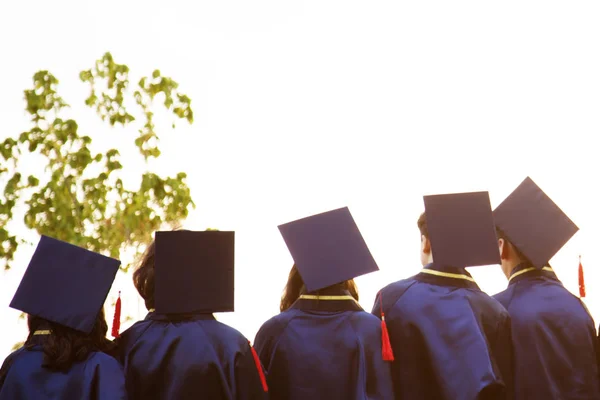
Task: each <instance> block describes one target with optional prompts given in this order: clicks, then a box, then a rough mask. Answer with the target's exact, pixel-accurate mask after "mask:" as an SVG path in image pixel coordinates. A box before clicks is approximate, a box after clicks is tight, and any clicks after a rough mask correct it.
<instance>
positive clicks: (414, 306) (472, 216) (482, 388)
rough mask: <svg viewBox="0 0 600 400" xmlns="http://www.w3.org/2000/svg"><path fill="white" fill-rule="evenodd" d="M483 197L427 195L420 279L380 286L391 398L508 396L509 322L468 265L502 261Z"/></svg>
mask: <svg viewBox="0 0 600 400" xmlns="http://www.w3.org/2000/svg"><path fill="white" fill-rule="evenodd" d="M491 216H492V214H491V207H490V203H489V196H488V194H487V193H486V192H480V193H461V194H450V195H436V196H425V213H423V214H421V216H420V217H419V219H418V227H419V230H420V233H421V262H422V265H423V266H424V268H423V269H422V270H421V272H419V273H418V274H417V275H415V276H413V277H411V278H408V279H403V280H400V281H398V282H394V283H392V284H390V285H388V286H386V287H384V288H383V289H382V290H381V291H380V292H379V293H378V295H377V297H376V300H375V304H374V306H373V310H372V313H373V314H374V315H376V316H377V317H379V318H382V319H383V320H385V322H386V325H387V328H388V330H389V336H390V341H391V345H392V349H393V352H394V358H395V359H394V362H393V364H392V376H393V379H394V390H395V398H396V399H403V400H404V399H423V400H426V399H432V400H433V399H435V400H476V399H477V400H479V399H510V398H512V392H513V383H512V379H513V369H512V340H511V321H510V317H509V315H508V313H507V311H506V310H505V309H504V307H502V305H501V304H500V303H498V302H497V301H496V300H494V299H492V298H491V297H490V296H488V295H487V294H485V293H484V292H482V291H481V289H480V288H479V287H478V285H477V283H476V282H475V280H474V279H473V277H472V276H471V274H469V272H467V270H466V269H465V268H464V267H465V266H478V265H490V264H495V263H498V262H499V257H498V252H497V247H496V236H495V232H494V225H493V222H492V217H491Z"/></svg>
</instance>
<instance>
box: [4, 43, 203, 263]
mask: <svg viewBox="0 0 600 400" xmlns="http://www.w3.org/2000/svg"><path fill="white" fill-rule="evenodd" d="M80 79H81V81H83V82H84V83H86V84H88V85H89V87H90V95H89V97H88V98H87V99H86V100H85V104H86V105H87V106H88V107H90V108H92V109H94V110H95V111H96V112H97V114H98V116H99V117H100V118H101V119H102V120H103V121H105V122H108V124H109V125H110V126H115V125H116V124H119V125H121V126H123V127H129V126H132V127H133V126H136V127H137V131H138V133H139V135H138V136H137V137H136V138H135V139H133V138H132V139H133V142H134V144H135V146H137V148H138V149H139V151H140V153H141V155H142V156H143V158H144V160H146V161H147V160H148V159H149V158H156V157H159V156H160V150H159V149H158V144H157V143H158V135H157V132H156V131H155V125H154V123H153V118H154V111H153V110H155V108H156V107H157V104H155V103H154V102H153V100H155V99H156V98H157V97H158V96H159V95H160V96H161V97H164V100H163V101H162V104H161V103H158V106H159V107H161V108H164V109H165V110H166V111H167V112H168V113H169V114H171V115H172V116H173V117H174V119H175V120H177V119H181V120H185V121H187V122H188V123H190V124H191V123H192V122H193V111H192V109H191V105H190V104H191V100H190V99H189V97H187V96H186V95H184V94H181V93H179V92H178V90H177V89H178V84H177V82H175V81H173V80H172V79H171V78H168V77H164V76H161V74H160V72H159V71H158V70H155V71H154V72H153V73H152V76H151V77H144V78H142V79H141V80H140V81H139V84H138V86H137V88H136V89H135V90H133V93H131V90H130V89H129V68H128V67H127V66H126V65H123V64H117V63H115V62H114V60H113V58H112V56H111V55H110V53H106V54H105V55H104V56H103V57H102V58H101V59H100V60H98V61H96V64H95V66H94V68H92V69H89V70H86V71H82V72H81V74H80ZM58 83H59V82H58V80H57V79H56V78H55V77H54V76H53V75H52V74H51V73H50V72H48V71H39V72H37V73H36V74H35V75H34V76H33V87H32V88H31V89H28V90H25V101H26V111H27V113H28V114H29V115H30V116H31V126H30V128H29V130H28V131H25V132H23V133H21V134H20V135H18V136H15V137H9V138H7V139H5V140H4V141H3V142H2V143H0V190H2V187H1V185H4V188H3V196H0V259H2V260H3V261H4V263H5V265H4V267H5V268H6V269H9V268H10V266H11V261H13V260H14V254H15V252H16V251H17V249H18V247H19V244H20V243H22V241H20V239H19V238H18V237H17V236H16V235H15V234H13V233H11V232H10V228H9V222H10V221H11V220H13V219H14V218H15V213H14V211H15V209H16V208H15V207H17V205H19V204H21V205H22V206H23V208H24V222H25V225H26V226H27V227H28V228H30V229H33V230H35V231H37V232H38V233H39V234H44V235H48V236H52V237H55V238H57V239H61V240H65V241H68V242H70V243H73V244H76V245H79V246H81V247H85V248H87V249H89V250H93V251H96V252H100V253H104V254H107V255H110V256H111V257H117V258H118V257H119V255H120V252H121V251H122V250H124V249H125V248H128V247H131V246H133V247H135V248H139V246H141V245H144V244H146V243H148V242H149V241H150V240H151V237H152V233H153V232H154V231H155V230H156V229H158V228H159V227H160V226H161V225H162V224H163V223H168V224H175V223H177V222H178V221H180V220H181V219H183V218H185V217H186V216H187V214H188V209H189V207H190V206H191V207H193V206H194V203H193V201H192V198H191V195H190V189H189V187H188V186H187V184H186V174H185V173H183V172H180V173H178V174H177V175H176V176H174V177H164V178H163V177H161V176H159V175H158V174H156V173H153V172H149V171H147V172H145V173H143V174H142V176H141V177H140V185H139V187H138V188H134V189H133V190H130V189H129V188H126V187H125V185H124V184H123V181H122V179H121V177H120V173H121V171H122V170H123V169H124V168H125V167H126V165H125V164H126V163H125V161H126V160H123V159H121V157H120V154H119V151H118V150H117V149H110V150H108V151H106V152H104V153H102V152H99V153H94V151H93V149H92V146H91V145H92V138H91V137H90V136H89V135H84V134H81V133H80V131H79V125H78V123H77V121H75V120H73V119H64V114H65V109H66V108H67V107H68V104H67V103H66V102H65V101H64V100H63V99H62V98H61V97H60V95H59V94H58V92H57V86H58ZM131 105H132V106H134V107H138V108H139V110H140V111H141V112H140V113H139V114H141V116H142V117H141V118H139V121H138V119H136V118H135V117H134V116H133V115H132V114H130V113H129V107H130V106H131ZM173 126H175V125H174V124H173ZM25 155H26V156H27V157H31V156H32V155H35V156H38V157H41V159H42V160H43V165H44V168H43V170H42V169H41V168H40V172H39V173H38V174H36V175H35V176H23V175H22V173H21V172H20V171H22V169H23V168H22V165H21V163H22V159H23V157H24V156H25Z"/></svg>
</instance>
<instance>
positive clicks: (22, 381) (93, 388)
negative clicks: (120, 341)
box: [0, 236, 126, 400]
mask: <svg viewBox="0 0 600 400" xmlns="http://www.w3.org/2000/svg"><path fill="white" fill-rule="evenodd" d="M120 264H121V263H120V261H118V260H114V259H111V258H108V257H105V256H103V255H100V254H96V253H93V252H91V251H88V250H85V249H82V248H79V247H77V246H73V245H71V244H69V243H65V242H61V241H59V240H56V239H53V238H50V237H47V236H42V237H41V239H40V242H39V244H38V246H37V248H36V250H35V252H34V254H33V257H32V259H31V262H30V263H29V266H28V267H27V270H26V271H25V275H24V276H23V279H22V280H21V284H20V285H19V287H18V289H17V292H16V293H15V296H14V298H13V300H12V302H11V304H10V306H11V307H12V308H15V309H17V310H20V311H23V312H24V313H27V314H28V316H27V322H28V325H29V336H28V337H27V340H26V341H25V345H24V346H23V347H21V348H20V349H19V350H17V351H15V352H13V353H12V354H10V355H9V356H8V357H7V359H6V360H5V361H4V363H3V365H2V368H1V369H0V400H20V399H36V400H37V399H39V400H43V399H57V400H58V399H61V400H88V399H89V400H92V399H93V400H119V399H126V394H125V379H124V376H123V369H122V368H121V365H120V364H119V362H118V361H117V360H116V359H115V358H113V357H112V356H111V355H109V354H107V353H110V352H111V351H112V350H113V348H114V345H113V344H112V342H111V341H109V340H108V339H107V338H106V332H107V330H108V325H107V324H106V320H105V318H104V310H103V305H104V301H105V300H106V296H107V295H108V292H109V290H110V287H111V285H112V283H113V280H114V278H115V275H116V273H117V270H118V269H119V265H120Z"/></svg>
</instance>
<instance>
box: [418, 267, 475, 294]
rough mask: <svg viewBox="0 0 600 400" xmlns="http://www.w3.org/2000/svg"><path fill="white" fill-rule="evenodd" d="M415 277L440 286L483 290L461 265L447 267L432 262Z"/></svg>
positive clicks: (420, 280)
mask: <svg viewBox="0 0 600 400" xmlns="http://www.w3.org/2000/svg"><path fill="white" fill-rule="evenodd" d="M414 279H415V280H417V281H419V282H424V283H430V284H433V285H438V286H451V287H458V288H466V289H475V290H481V289H480V288H479V286H478V285H477V282H475V280H474V279H473V277H472V276H471V274H470V273H469V272H468V271H467V270H466V269H465V268H461V267H447V266H440V265H436V264H435V263H430V264H427V265H426V266H425V267H424V268H423V269H422V270H421V271H420V272H419V273H418V274H417V275H415V277H414Z"/></svg>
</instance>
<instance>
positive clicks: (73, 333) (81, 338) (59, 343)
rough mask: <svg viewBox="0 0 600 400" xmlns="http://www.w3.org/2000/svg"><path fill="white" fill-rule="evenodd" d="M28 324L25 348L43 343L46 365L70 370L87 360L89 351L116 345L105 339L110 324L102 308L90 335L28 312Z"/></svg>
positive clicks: (45, 366) (44, 362) (51, 367)
mask: <svg viewBox="0 0 600 400" xmlns="http://www.w3.org/2000/svg"><path fill="white" fill-rule="evenodd" d="M27 324H28V326H29V336H28V337H27V341H26V342H25V347H26V348H28V349H31V348H32V347H34V346H36V345H41V346H42V348H43V352H44V361H43V364H42V366H43V367H44V368H48V369H52V370H57V371H67V370H69V369H70V368H71V366H72V365H73V363H76V362H81V361H84V360H85V359H86V358H87V357H88V356H89V354H90V353H93V352H97V351H101V352H105V353H110V352H111V351H112V350H113V349H114V344H113V343H112V342H111V341H110V340H108V339H107V338H106V333H107V331H108V325H107V323H106V318H105V316H104V310H103V309H101V310H100V311H99V312H98V316H97V317H96V322H95V324H94V327H93V329H92V331H91V332H90V333H89V334H87V333H83V332H80V331H77V330H75V329H72V328H69V327H66V326H63V325H60V324H57V323H55V322H51V321H48V320H46V319H43V318H40V317H36V316H33V315H28V318H27ZM40 333H42V335H40Z"/></svg>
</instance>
